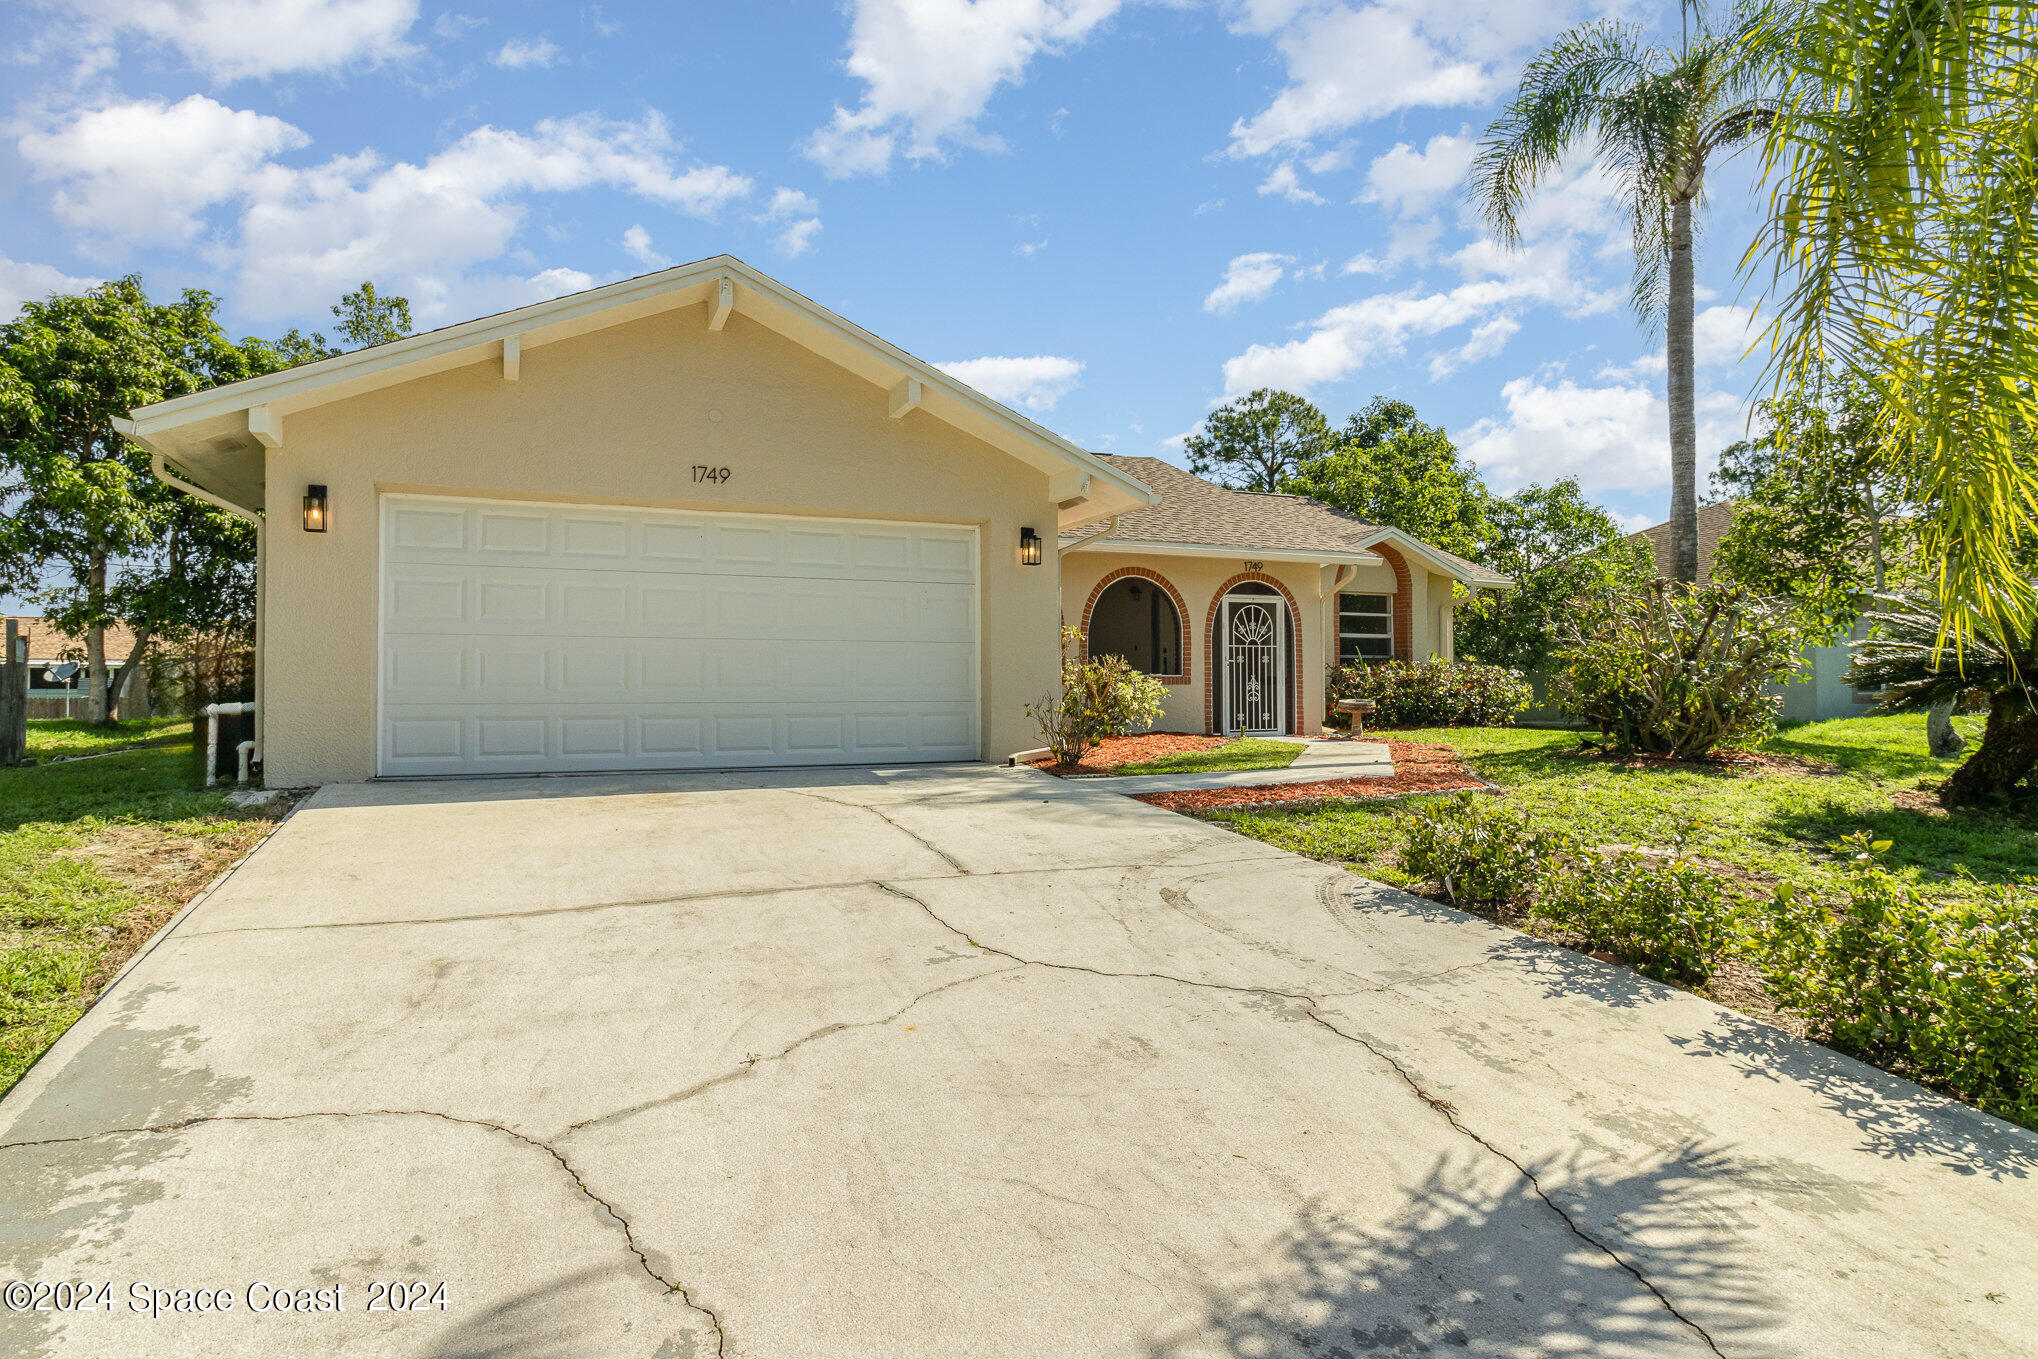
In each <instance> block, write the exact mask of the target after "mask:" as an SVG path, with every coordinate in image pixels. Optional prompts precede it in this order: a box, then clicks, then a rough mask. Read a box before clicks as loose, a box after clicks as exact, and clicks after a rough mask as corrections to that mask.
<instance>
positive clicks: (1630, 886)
mask: <svg viewBox="0 0 2038 1359" xmlns="http://www.w3.org/2000/svg"><path fill="white" fill-rule="evenodd" d="M1534 914H1535V916H1536V917H1537V918H1538V919H1541V920H1546V921H1548V922H1549V923H1551V924H1553V925H1556V926H1558V927H1559V928H1561V929H1563V930H1565V931H1566V932H1568V933H1570V934H1571V935H1573V936H1576V937H1577V939H1578V940H1579V942H1580V943H1582V944H1583V945H1584V947H1586V948H1588V949H1598V950H1603V951H1605V952H1608V953H1616V954H1619V955H1620V956H1621V957H1622V958H1623V959H1625V960H1626V961H1627V962H1628V963H1629V964H1631V965H1632V966H1633V967H1634V968H1635V969H1636V970H1637V971H1639V972H1642V973H1645V974H1646V975H1648V976H1651V977H1655V978H1656V979H1657V980H1659V981H1666V982H1674V983H1676V984H1678V985H1681V986H1698V985H1702V984H1703V983H1704V982H1705V981H1706V980H1707V979H1708V978H1710V977H1711V976H1712V971H1713V964H1714V963H1715V961H1717V960H1718V959H1719V958H1720V957H1722V956H1723V955H1724V954H1725V953H1726V952H1727V951H1728V949H1729V947H1730V946H1731V944H1732V942H1733V932H1734V923H1735V913H1734V911H1733V909H1732V907H1731V906H1730V905H1729V904H1728V902H1727V899H1726V892H1725V890H1724V888H1723V886H1722V884H1721V883H1720V880H1719V879H1718V878H1717V877H1715V876H1714V875H1713V874H1711V873H1708V872H1706V871H1705V870H1704V869H1701V868H1698V867H1696V866H1694V865H1692V864H1689V863H1686V862H1685V861H1684V860H1682V859H1676V858H1672V859H1667V860H1666V859H1656V858H1652V857H1650V856H1648V855H1646V854H1635V853H1632V852H1626V853H1614V854H1601V853H1598V852H1596V851H1587V852H1585V853H1583V854H1581V855H1578V856H1577V857H1576V858H1574V859H1573V860H1572V861H1571V862H1570V863H1568V864H1567V865H1565V867H1564V868H1563V869H1562V870H1561V871H1560V872H1558V873H1556V874H1554V875H1553V876H1552V877H1551V879H1550V881H1549V883H1548V884H1547V885H1546V886H1545V888H1544V890H1543V891H1542V893H1541V894H1540V895H1538V897H1537V898H1536V904H1535V911H1534Z"/></svg>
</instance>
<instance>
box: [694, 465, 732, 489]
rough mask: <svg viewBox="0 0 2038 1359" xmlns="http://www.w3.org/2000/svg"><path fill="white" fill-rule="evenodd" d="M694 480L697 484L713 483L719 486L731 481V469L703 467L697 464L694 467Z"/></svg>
mask: <svg viewBox="0 0 2038 1359" xmlns="http://www.w3.org/2000/svg"><path fill="white" fill-rule="evenodd" d="M693 479H694V481H695V482H703V481H712V482H714V483H715V484H716V485H718V486H719V485H720V484H721V483H723V482H725V481H727V480H728V479H729V469H728V468H726V467H703V466H702V465H701V464H700V463H695V464H694V465H693Z"/></svg>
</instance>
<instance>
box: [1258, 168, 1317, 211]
mask: <svg viewBox="0 0 2038 1359" xmlns="http://www.w3.org/2000/svg"><path fill="white" fill-rule="evenodd" d="M1268 194H1279V195H1280V196H1281V197H1283V198H1285V199H1287V200H1288V201H1289V202H1290V203H1321V202H1323V201H1324V197H1323V195H1322V194H1320V193H1317V192H1316V191H1315V190H1314V189H1309V188H1305V187H1303V184H1302V176H1300V175H1298V174H1296V173H1295V166H1294V164H1293V163H1292V162H1289V161H1282V162H1281V163H1280V164H1279V165H1276V166H1275V167H1274V170H1273V173H1272V174H1270V175H1268V176H1267V177H1266V179H1264V180H1263V181H1261V183H1260V197H1262V198H1264V197H1266V196H1267V195H1268Z"/></svg>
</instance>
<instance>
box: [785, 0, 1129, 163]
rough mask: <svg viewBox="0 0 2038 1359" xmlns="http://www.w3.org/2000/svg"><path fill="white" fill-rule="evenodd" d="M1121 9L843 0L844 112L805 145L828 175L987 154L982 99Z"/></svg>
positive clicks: (1094, 1) (1088, 1) (1024, 1)
mask: <svg viewBox="0 0 2038 1359" xmlns="http://www.w3.org/2000/svg"><path fill="white" fill-rule="evenodd" d="M1123 2H1124V0H982V2H981V3H970V0H850V9H851V19H850V29H849V57H848V60H847V61H846V62H845V63H844V64H845V66H846V67H847V68H848V71H849V74H850V75H852V76H854V77H855V78H856V79H858V80H860V81H862V82H863V84H864V86H865V90H864V96H863V102H862V103H861V104H859V105H858V106H857V107H855V108H854V109H848V108H844V107H842V106H841V105H839V104H838V105H837V106H836V108H835V114H834V117H833V118H832V119H831V120H830V121H829V122H828V124H827V125H826V126H824V127H821V128H818V129H816V130H815V132H814V134H813V135H812V136H811V137H810V138H809V139H808V141H807V144H806V148H805V149H806V153H807V155H808V156H809V157H811V158H812V159H813V160H814V161H815V162H816V163H817V164H819V165H820V166H821V167H822V168H823V169H824V170H825V171H826V172H827V173H828V174H830V175H831V176H838V177H839V176H844V175H856V174H876V173H880V172H882V171H884V170H885V169H887V168H889V167H890V165H891V163H892V158H893V156H894V155H899V154H903V155H905V156H907V157H908V158H910V159H914V160H920V159H925V158H928V157H937V158H938V157H940V156H942V155H943V154H945V152H946V149H947V147H948V146H950V145H951V144H953V145H963V146H996V145H998V141H997V139H996V138H995V137H993V136H990V135H987V134H985V133H983V132H981V131H980V130H979V129H978V128H977V126H976V122H977V119H978V118H979V117H981V116H982V115H983V112H984V109H985V106H986V105H988V104H989V103H990V100H991V97H992V95H994V94H996V93H997V91H998V89H999V88H1000V87H1001V86H1004V85H1016V84H1018V83H1019V82H1020V81H1021V80H1023V79H1024V78H1025V74H1026V68H1027V66H1028V65H1029V64H1030V63H1031V62H1032V61H1033V59H1034V58H1035V57H1037V56H1040V55H1042V54H1051V53H1054V52H1058V51H1062V50H1065V49H1067V48H1069V47H1072V46H1075V45H1076V44H1078V43H1081V42H1082V41H1083V40H1084V39H1085V38H1087V37H1088V36H1089V35H1090V33H1091V32H1092V31H1093V30H1094V29H1095V28H1096V27H1097V26H1098V25H1099V24H1101V23H1103V22H1104V21H1105V20H1106V19H1108V18H1110V17H1111V16H1112V15H1113V14H1114V13H1116V12H1117V11H1118V9H1119V8H1120V6H1121V5H1122V4H1123Z"/></svg>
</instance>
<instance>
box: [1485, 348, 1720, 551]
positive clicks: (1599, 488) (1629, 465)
mask: <svg viewBox="0 0 2038 1359" xmlns="http://www.w3.org/2000/svg"><path fill="white" fill-rule="evenodd" d="M1500 394H1501V399H1502V401H1503V402H1505V404H1506V414H1505V415H1504V416H1502V417H1488V418H1487V419H1484V420H1481V421H1479V422H1477V423H1476V424H1474V425H1473V426H1471V428H1469V429H1468V430H1466V431H1465V439H1464V448H1465V454H1466V456H1467V457H1469V458H1471V459H1472V461H1474V462H1475V463H1477V464H1478V465H1479V469H1480V471H1481V472H1483V473H1485V475H1486V476H1487V477H1488V478H1489V479H1491V480H1492V481H1493V482H1494V483H1495V484H1496V485H1498V486H1499V487H1500V488H1501V489H1503V490H1513V489H1514V488H1516V487H1518V486H1522V485H1524V484H1526V483H1528V482H1531V481H1539V482H1547V481H1550V480H1552V479H1554V478H1558V477H1577V478H1578V481H1579V484H1580V485H1581V486H1583V487H1584V489H1585V490H1586V491H1587V492H1588V493H1590V494H1594V495H1603V494H1606V493H1608V492H1613V491H1627V492H1632V493H1635V494H1643V495H1646V494H1650V493H1653V492H1657V491H1660V490H1661V489H1662V488H1663V487H1665V486H1667V485H1668V484H1669V482H1670V417H1669V410H1668V407H1667V406H1666V405H1665V403H1664V399H1663V396H1662V394H1661V393H1660V392H1659V391H1658V390H1657V389H1656V388H1655V387H1654V386H1653V385H1643V384H1640V383H1613V384H1610V385H1607V386H1581V385H1579V384H1578V383H1576V382H1574V381H1572V380H1571V379H1570V378H1567V377H1562V376H1553V375H1543V376H1536V377H1522V378H1516V379H1514V380H1513V381H1511V382H1509V383H1507V385H1505V386H1504V387H1502V388H1501V389H1500ZM1698 414H1699V436H1698V446H1699V448H1700V449H1701V450H1702V451H1710V450H1714V449H1718V448H1720V447H1722V446H1724V445H1725V444H1727V443H1730V442H1732V441H1733V440H1734V439H1736V438H1739V437H1740V435H1739V433H1738V432H1737V431H1738V430H1739V428H1740V426H1741V424H1742V423H1743V422H1742V419H1741V414H1740V403H1739V402H1738V401H1737V400H1736V399H1735V398H1734V397H1732V396H1729V395H1727V394H1725V393H1723V392H1714V391H1701V392H1700V393H1699V397H1698ZM1705 471H1706V469H1705V468H1703V467H1701V468H1700V469H1699V475H1700V479H1701V481H1702V480H1703V479H1704V475H1705ZM1645 527H1646V525H1645Z"/></svg>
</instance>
